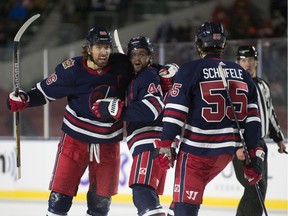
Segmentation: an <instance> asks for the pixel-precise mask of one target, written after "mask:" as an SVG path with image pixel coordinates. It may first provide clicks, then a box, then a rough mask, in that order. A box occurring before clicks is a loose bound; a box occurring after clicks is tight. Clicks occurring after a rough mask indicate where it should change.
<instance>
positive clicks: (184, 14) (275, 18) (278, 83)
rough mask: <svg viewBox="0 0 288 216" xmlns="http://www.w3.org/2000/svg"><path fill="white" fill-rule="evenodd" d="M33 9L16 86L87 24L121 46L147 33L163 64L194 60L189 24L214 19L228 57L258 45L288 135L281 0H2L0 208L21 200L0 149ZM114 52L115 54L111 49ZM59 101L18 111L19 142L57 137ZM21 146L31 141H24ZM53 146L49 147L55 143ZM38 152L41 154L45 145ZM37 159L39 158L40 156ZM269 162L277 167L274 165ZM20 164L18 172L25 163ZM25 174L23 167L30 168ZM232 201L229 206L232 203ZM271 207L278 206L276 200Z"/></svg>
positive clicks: (74, 48) (76, 48)
mask: <svg viewBox="0 0 288 216" xmlns="http://www.w3.org/2000/svg"><path fill="white" fill-rule="evenodd" d="M36 13H40V14H41V17H40V18H39V19H38V20H37V21H35V23H33V24H32V25H31V26H30V27H29V28H28V29H27V32H25V33H24V35H23V37H22V38H21V43H20V83H21V88H22V89H23V90H26V91H27V90H29V88H30V87H31V86H32V85H33V84H35V83H36V82H38V81H40V80H42V79H43V78H44V77H47V76H48V75H49V74H51V73H53V72H54V68H55V66H56V65H57V64H59V63H61V62H62V61H63V60H65V59H67V58H69V57H72V56H75V55H81V46H82V43H83V38H84V36H85V34H86V32H87V30H88V29H89V28H90V27H92V26H98V25H100V26H104V27H106V28H108V29H109V30H111V32H113V30H114V29H118V32H119V37H120V40H121V43H122V46H123V48H124V50H125V49H126V44H127V42H128V40H129V39H130V38H131V37H133V36H137V35H145V36H149V37H151V39H152V41H153V42H154V43H155V48H156V49H155V50H156V58H155V62H159V63H162V64H163V63H171V62H175V63H177V64H179V65H180V66H181V64H183V63H184V62H187V61H189V60H192V59H196V58H199V57H198V54H197V52H196V50H195V46H194V32H195V29H196V28H197V27H198V26H199V25H200V24H201V23H203V22H205V21H219V22H221V23H222V24H223V25H224V26H225V28H226V30H227V39H228V41H227V45H228V46H227V49H226V51H225V53H224V57H225V58H226V59H230V60H233V61H234V60H235V53H236V50H237V47H238V46H239V45H245V44H252V45H254V46H256V48H257V49H258V51H259V66H258V75H259V76H260V77H262V78H264V79H265V80H266V81H268V83H269V84H270V87H271V93H272V97H273V104H274V107H275V111H276V114H277V116H278V120H279V123H280V125H281V128H282V131H283V133H284V136H285V138H286V137H287V0H262V1H261V4H259V1H258V0H201V1H200V0H198V1H197V0H190V1H185V0H146V1H141V0H81V1H79V0H70V1H67V0H6V1H1V2H0V71H1V78H0V128H1V129H0V165H1V167H2V169H1V170H0V184H1V185H2V187H0V206H1V205H2V206H4V205H5V203H6V202H1V199H4V200H6V199H5V197H6V196H8V195H9V196H12V198H13V199H14V198H17V196H19V197H18V198H19V199H25V198H24V197H23V195H22V196H21V194H20V195H19V193H17V189H19V186H17V183H16V181H15V179H14V177H13V176H12V177H11V179H10V176H9V177H8V176H7V167H5V166H8V165H7V164H8V163H7V164H6V165H5V164H4V162H3V161H4V159H5V157H6V155H7V154H9V155H10V152H11V151H12V150H13V148H14V146H12V150H11V148H10V147H9V148H8V147H7V146H11V143H12V145H13V141H12V142H11V140H13V134H14V130H13V125H14V124H13V114H12V113H10V112H9V111H8V110H7V108H6V98H7V95H8V93H9V92H11V91H12V89H13V83H12V77H13V76H12V71H13V66H12V52H13V38H14V36H15V34H16V32H17V31H18V29H19V28H20V27H21V25H22V24H23V23H24V22H25V21H26V20H27V19H28V18H29V17H30V16H32V15H34V14H36ZM114 51H115V52H117V49H116V47H115V48H114ZM65 105H66V99H61V100H58V101H56V102H54V103H50V104H49V105H46V106H45V107H38V108H30V109H26V110H24V111H23V112H22V113H21V136H23V139H24V140H26V141H24V145H25V143H26V142H27V140H32V141H31V142H34V141H36V142H37V140H38V143H39V145H41V141H42V140H46V141H47V140H52V142H53V140H54V141H55V139H56V140H57V138H58V137H59V136H60V133H61V131H60V129H61V122H62V118H63V111H64V107H65ZM7 140H8V141H7ZM27 145H30V144H29V141H28V144H27ZM44 146H45V145H44ZM23 148H24V152H23V160H25V157H29V155H32V154H31V149H30V151H29V150H25V147H23ZM33 148H35V146H33ZM36 148H37V147H36ZM5 149H8V150H7V151H6V150H5ZM53 149H54V150H56V142H55V143H54V146H53ZM274 150H275V149H274ZM25 151H26V153H25ZM38 151H39V150H37V152H38ZM42 151H43V152H42ZM49 151H50V148H49ZM7 152H8V153H7ZM41 152H42V153H43V154H45V153H46V152H45V151H44V150H41ZM25 154H26V155H25ZM49 154H50V155H51V156H50V157H52V158H50V157H49V159H47V160H53V158H54V152H52V153H51V152H49ZM2 156H3V158H2ZM14 156H15V155H14ZM274 156H275V155H272V157H274ZM284 156H285V155H284ZM11 157H12V156H11ZM9 158H10V156H9ZM37 158H38V160H41V155H40V156H37ZM2 159H3V160H2ZM28 160H29V158H28ZM276 161H277V159H276ZM281 161H283V162H284V165H283V167H284V168H285V167H286V168H287V164H288V163H287V159H286V158H281ZM30 163H31V164H32V165H33V161H31V160H29V162H28V164H30ZM39 163H40V164H38V165H39V166H41V165H42V166H44V168H43V169H46V170H44V171H43V173H44V174H43V175H44V177H45V181H49V177H50V173H51V170H50V169H47V167H46V165H47V164H49V166H52V165H53V164H50V163H47V161H45V163H44V162H43V161H39ZM42 163H43V164H42ZM26 166H27V163H26ZM273 167H277V164H276V165H275V166H273ZM5 168H6V172H5ZM48 168H50V167H48ZM23 169H24V171H23V172H24V173H25V163H24V162H23ZM39 169H40V168H39ZM26 172H29V167H27V170H26ZM280 172H281V171H280ZM127 173H128V171H127ZM272 174H273V173H272ZM273 175H274V174H273ZM275 175H276V176H277V174H275ZM283 175H286V176H283V178H284V179H286V180H285V181H284V180H283V179H281V181H282V180H283V181H284V182H286V185H285V187H284V190H286V195H287V193H288V191H287V170H286V172H284V173H283ZM273 177H274V176H273ZM25 178H26V180H25ZM23 179H24V180H23ZM23 179H21V180H20V183H19V184H20V189H23V188H21V185H22V184H23V181H24V184H25V183H26V185H29V182H28V180H30V179H29V177H25V174H24V177H23ZM27 179H28V180H27ZM278 179H279V178H278ZM273 180H274V179H273ZM21 181H22V183H21ZM45 181H43V180H42V179H41V180H39V181H38V184H39V182H41V185H40V186H39V188H40V189H41V191H42V190H45V189H46V188H47V186H48V184H44V183H45ZM3 182H4V183H3ZM7 182H8V183H7ZM35 182H37V181H35ZM43 182H44V183H43ZM7 184H8V187H5V186H4V185H7ZM33 184H34V183H33ZM284 184H285V183H284ZM34 186H35V185H34ZM223 187H224V186H223ZM231 187H232V186H231ZM233 187H234V185H233ZM7 188H8V189H7ZM27 188H28V189H27ZM31 188H33V187H32V186H31ZM43 188H44V189H43ZM268 188H269V187H268ZM226 189H227V188H226ZM230 189H231V188H230ZM234 189H235V188H234ZM6 190H8V192H9V193H8V194H6V192H7V191H6ZM14 190H16V192H15V193H14V192H13V191H14ZM24 190H25V191H26V190H28V192H29V187H26V186H25V187H24ZM224 190H225V188H224ZM271 190H272V189H271ZM5 191H6V192H5ZM26 192H27V191H26ZM30 192H31V191H30ZM37 193H38V192H37ZM238 193H239V191H238ZM47 194H48V191H47V193H45V194H44V198H43V195H39V194H38V195H37V196H40V200H42V199H44V200H46V198H47ZM240 194H241V193H240ZM25 195H27V194H24V196H25ZM30 196H32V197H30ZM28 198H31V199H33V195H31V193H30V195H29V196H28ZM226 201H227V200H226ZM281 201H282V204H281V212H282V213H283V211H285V212H286V213H287V209H288V206H287V205H288V204H287V198H286V199H284V202H286V204H285V203H284V204H283V199H282V197H281ZM167 203H168V202H167ZM222 205H223V204H222ZM5 206H6V205H5ZM10 206H11V205H10ZM232 206H234V207H235V203H234V204H233V205H232ZM283 206H284V209H283ZM8 208H9V207H8ZM10 208H11V207H10ZM275 208H276V209H277V206H276V207H275ZM285 208H286V210H285ZM1 209H2V207H1ZM45 209H46V207H45ZM285 212H284V213H285ZM230 213H231V212H230ZM230 213H228V214H227V215H229V214H230ZM7 215H8V214H7ZM11 215H12V214H11ZM207 215H208V214H207ZM222 215H223V214H222ZM287 215H288V214H287ZM5 216H6V215H5Z"/></svg>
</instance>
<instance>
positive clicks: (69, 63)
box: [62, 59, 75, 69]
mask: <svg viewBox="0 0 288 216" xmlns="http://www.w3.org/2000/svg"><path fill="white" fill-rule="evenodd" d="M74 62H75V60H73V59H67V60H66V61H64V62H63V63H62V66H63V67H64V69H67V68H70V67H72V66H74Z"/></svg>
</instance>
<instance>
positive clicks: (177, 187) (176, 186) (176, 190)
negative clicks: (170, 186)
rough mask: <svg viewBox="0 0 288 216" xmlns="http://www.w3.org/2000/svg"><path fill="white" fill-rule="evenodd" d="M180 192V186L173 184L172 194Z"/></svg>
mask: <svg viewBox="0 0 288 216" xmlns="http://www.w3.org/2000/svg"><path fill="white" fill-rule="evenodd" d="M179 191H180V185H179V184H175V185H174V192H179Z"/></svg>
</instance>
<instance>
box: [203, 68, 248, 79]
mask: <svg viewBox="0 0 288 216" xmlns="http://www.w3.org/2000/svg"><path fill="white" fill-rule="evenodd" d="M223 70H224V73H225V77H226V78H232V79H240V80H243V70H242V69H236V68H223ZM203 78H204V79H217V78H219V79H221V76H220V72H219V69H218V68H203Z"/></svg>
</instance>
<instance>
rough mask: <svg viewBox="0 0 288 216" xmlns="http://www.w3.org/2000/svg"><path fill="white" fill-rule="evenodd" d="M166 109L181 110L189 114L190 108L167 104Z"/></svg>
mask: <svg viewBox="0 0 288 216" xmlns="http://www.w3.org/2000/svg"><path fill="white" fill-rule="evenodd" d="M165 108H170V109H175V110H180V111H182V112H186V113H188V111H189V108H188V107H187V106H183V105H180V104H175V103H167V104H166V107H165Z"/></svg>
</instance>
